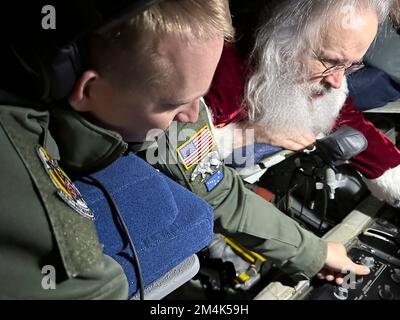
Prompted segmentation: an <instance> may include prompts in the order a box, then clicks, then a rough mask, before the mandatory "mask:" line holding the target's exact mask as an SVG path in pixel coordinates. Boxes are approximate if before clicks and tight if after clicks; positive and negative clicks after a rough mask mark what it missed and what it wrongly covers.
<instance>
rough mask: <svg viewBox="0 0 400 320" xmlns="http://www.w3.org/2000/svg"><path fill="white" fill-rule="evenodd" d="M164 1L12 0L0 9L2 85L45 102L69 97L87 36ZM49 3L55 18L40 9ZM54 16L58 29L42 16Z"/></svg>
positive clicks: (83, 59)
mask: <svg viewBox="0 0 400 320" xmlns="http://www.w3.org/2000/svg"><path fill="white" fill-rule="evenodd" d="M160 1H161V0H113V1H101V0H68V1H65V0H46V1H44V0H35V1H26V0H25V1H24V0H13V3H12V4H10V8H7V10H0V11H1V12H0V39H2V42H3V45H0V88H2V89H6V90H9V91H11V92H13V93H14V94H16V95H18V96H21V97H24V98H27V99H29V100H31V101H37V102H40V103H42V104H49V103H53V102H56V101H59V100H62V99H65V98H66V97H68V94H69V93H70V92H71V90H72V88H73V86H74V84H75V82H76V81H77V80H78V78H79V76H80V74H81V73H82V72H83V71H84V68H85V67H86V66H87V65H88V59H87V54H88V48H87V36H88V35H89V34H90V33H91V32H100V33H102V32H107V31H108V30H110V29H112V28H113V27H115V26H117V25H118V24H120V23H122V22H124V21H126V20H128V19H129V18H131V17H133V16H134V15H136V14H139V13H140V12H142V11H144V10H145V9H147V8H148V7H150V6H152V5H154V4H155V3H157V2H160ZM48 5H50V6H52V7H53V8H54V13H55V14H54V17H51V16H50V17H49V16H46V15H47V14H52V13H51V12H49V11H46V10H44V12H45V13H42V11H43V8H44V7H45V6H48ZM3 9H4V8H3ZM46 12H47V13H46ZM51 18H54V21H55V29H51V28H50V29H44V28H43V25H42V21H43V19H51ZM10 26H11V28H10Z"/></svg>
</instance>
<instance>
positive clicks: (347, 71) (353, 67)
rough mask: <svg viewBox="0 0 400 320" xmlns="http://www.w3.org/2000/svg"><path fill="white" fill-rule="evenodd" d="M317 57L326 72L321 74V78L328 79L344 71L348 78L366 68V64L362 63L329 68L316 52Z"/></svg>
mask: <svg viewBox="0 0 400 320" xmlns="http://www.w3.org/2000/svg"><path fill="white" fill-rule="evenodd" d="M313 53H314V55H315V57H316V58H317V59H318V61H319V62H321V64H322V65H323V66H324V67H325V70H324V71H322V72H321V76H322V77H326V76H329V75H330V74H332V73H334V72H336V71H343V70H344V74H345V75H346V76H348V75H349V74H351V73H353V72H355V71H357V70H360V69H362V68H364V67H365V64H364V63H363V62H361V61H359V62H353V63H352V64H350V65H345V64H338V65H333V66H327V65H326V63H325V62H324V60H323V59H321V58H320V57H319V56H318V55H317V54H316V53H315V51H313Z"/></svg>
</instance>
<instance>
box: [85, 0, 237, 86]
mask: <svg viewBox="0 0 400 320" xmlns="http://www.w3.org/2000/svg"><path fill="white" fill-rule="evenodd" d="M164 35H175V36H177V37H180V38H181V39H182V40H183V41H190V40H191V39H197V40H209V39H212V38H214V37H217V36H222V35H223V36H224V38H225V40H226V41H232V40H233V37H234V29H233V26H232V20H231V16H230V11H229V1H228V0H163V1H160V2H159V3H157V4H155V5H153V6H151V7H150V8H148V9H147V10H145V11H144V12H142V13H141V14H139V15H137V16H135V17H132V18H131V19H130V20H129V21H127V22H125V23H123V24H121V25H119V26H117V27H114V28H113V29H112V30H111V31H108V32H107V33H103V34H94V35H93V36H92V41H91V62H92V67H93V68H94V69H96V71H97V72H99V73H100V75H102V76H105V77H108V78H109V79H110V80H111V81H112V82H114V83H116V84H117V85H118V86H124V85H125V86H126V85H127V84H129V83H131V80H130V79H132V78H133V79H132V80H135V79H136V80H138V81H140V82H141V83H143V81H150V80H152V81H153V80H155V79H157V80H158V81H162V80H163V78H164V77H165V76H167V73H168V70H167V68H166V67H165V66H162V65H161V64H160V63H159V59H158V56H157V53H156V50H155V48H156V45H157V43H158V42H159V41H160V40H161V39H162V37H163V36H164ZM143 77H145V79H143Z"/></svg>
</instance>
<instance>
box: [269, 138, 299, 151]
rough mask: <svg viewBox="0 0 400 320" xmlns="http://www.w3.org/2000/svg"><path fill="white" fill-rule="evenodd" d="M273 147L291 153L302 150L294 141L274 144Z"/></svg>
mask: <svg viewBox="0 0 400 320" xmlns="http://www.w3.org/2000/svg"><path fill="white" fill-rule="evenodd" d="M274 145H276V146H280V147H282V148H284V149H288V150H292V151H299V150H303V149H304V146H303V145H301V144H299V143H297V142H295V141H292V140H283V141H281V142H279V143H274Z"/></svg>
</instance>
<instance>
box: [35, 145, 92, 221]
mask: <svg viewBox="0 0 400 320" xmlns="http://www.w3.org/2000/svg"><path fill="white" fill-rule="evenodd" d="M36 152H37V154H38V156H39V159H40V160H41V162H42V164H43V166H44V169H45V170H46V172H47V174H48V175H49V176H50V180H51V181H52V182H53V184H54V186H55V187H56V188H57V194H58V195H59V196H60V198H61V199H63V200H64V201H65V202H66V203H67V204H68V205H69V206H70V207H71V208H72V209H74V210H75V211H76V212H78V213H79V214H80V215H81V216H83V217H85V218H89V219H91V220H94V214H93V212H92V210H90V208H89V207H88V205H87V203H86V201H85V200H84V199H83V197H82V195H81V193H80V192H79V190H78V189H77V188H76V187H75V185H74V184H73V183H72V181H71V179H70V178H69V177H68V176H67V174H66V173H65V172H64V171H63V170H62V169H61V168H60V166H59V165H58V161H57V160H55V159H53V158H52V157H51V156H50V155H49V154H48V153H47V151H46V150H45V149H44V148H43V147H41V146H38V147H36Z"/></svg>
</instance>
